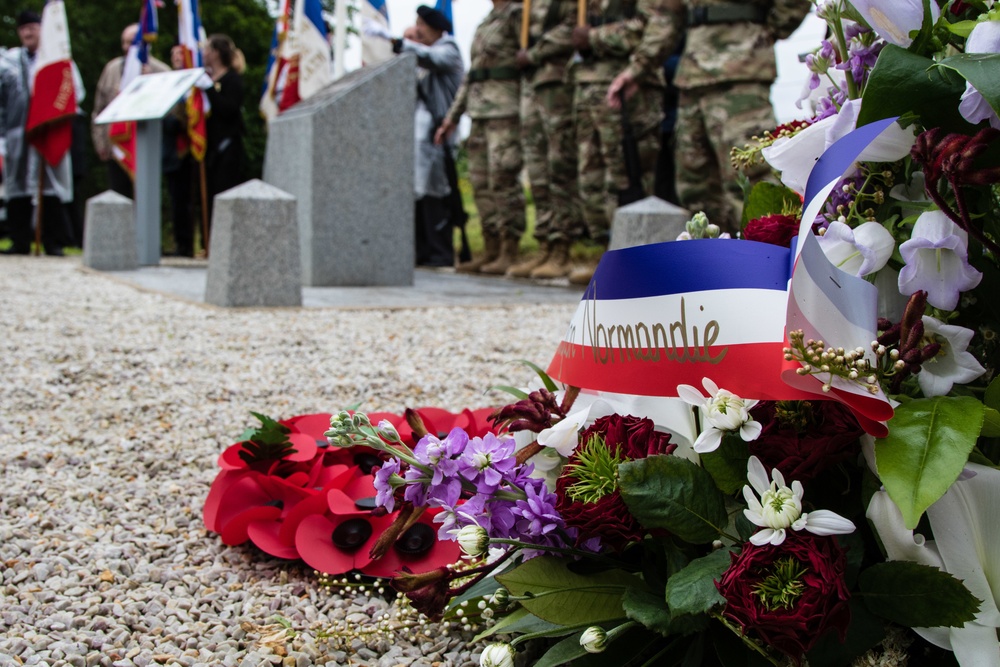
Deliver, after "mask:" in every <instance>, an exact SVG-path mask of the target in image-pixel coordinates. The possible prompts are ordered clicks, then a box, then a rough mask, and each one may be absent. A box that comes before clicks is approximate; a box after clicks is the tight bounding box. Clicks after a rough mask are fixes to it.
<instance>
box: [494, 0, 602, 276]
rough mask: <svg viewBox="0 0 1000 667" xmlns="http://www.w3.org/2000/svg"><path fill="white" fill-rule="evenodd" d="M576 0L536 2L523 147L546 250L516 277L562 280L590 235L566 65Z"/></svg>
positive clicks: (521, 59)
mask: <svg viewBox="0 0 1000 667" xmlns="http://www.w3.org/2000/svg"><path fill="white" fill-rule="evenodd" d="M576 8H577V4H576V0H533V1H532V2H531V9H530V13H531V16H530V23H529V29H528V48H527V49H524V50H521V51H519V52H518V54H517V64H518V66H519V67H521V68H522V72H523V73H524V79H522V81H521V148H522V152H523V156H524V166H525V169H526V170H527V172H528V180H529V181H530V182H531V195H532V198H533V199H534V201H535V238H536V239H538V243H539V245H540V246H541V247H542V248H543V250H544V252H543V254H542V255H541V256H539V257H536V258H534V259H529V260H525V261H524V262H521V263H519V264H516V265H514V266H512V267H511V268H510V269H509V270H508V271H507V275H509V276H513V277H517V278H527V277H531V278H535V279H545V278H562V277H565V276H567V275H569V272H570V269H572V265H571V264H570V260H569V249H570V245H571V244H572V243H573V241H576V240H578V239H580V238H582V237H583V236H584V235H585V234H586V228H585V227H584V224H583V219H582V217H581V214H580V209H579V206H578V205H577V182H576V154H577V145H576V136H575V133H574V125H573V86H572V85H571V84H570V83H568V82H567V81H566V66H567V64H568V62H569V60H570V58H572V56H573V51H574V49H573V42H572V34H573V25H574V24H575V22H576V11H577V10H576Z"/></svg>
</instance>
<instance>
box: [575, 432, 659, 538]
mask: <svg viewBox="0 0 1000 667" xmlns="http://www.w3.org/2000/svg"><path fill="white" fill-rule="evenodd" d="M595 437H597V438H603V440H604V445H605V447H606V448H607V449H608V451H609V453H610V454H612V455H617V458H618V459H619V460H621V461H634V460H636V459H641V458H645V457H647V456H653V455H655V454H670V453H671V452H673V451H674V449H676V448H677V445H674V444H671V443H670V435H669V434H667V433H661V432H659V431H656V430H654V424H653V422H652V420H649V419H640V418H638V417H630V416H629V417H623V416H621V415H610V416H608V417H601V418H600V419H598V420H597V421H596V422H595V423H594V425H593V426H591V427H590V428H588V429H586V430H585V431H584V432H583V433H581V434H580V445H579V446H578V447H577V450H576V452H574V454H573V456H571V457H570V459H569V462H568V463H567V464H566V466H565V467H564V468H563V472H562V475H561V476H560V477H559V480H558V481H557V482H556V494H557V495H558V497H559V502H558V503H557V505H556V509H558V510H559V514H560V515H562V517H563V519H564V520H565V521H566V525H567V526H569V527H571V528H577V529H578V530H579V534H578V535H577V544H582V543H583V542H586V541H587V540H589V539H592V538H594V537H600V538H601V543H602V544H603V545H604V546H606V547H608V548H610V549H613V550H614V551H621V550H622V549H624V548H625V546H626V545H628V544H629V543H631V542H637V541H639V540H641V539H642V536H643V535H644V534H645V533H646V531H645V530H644V529H643V528H642V526H640V525H639V522H638V521H636V520H635V518H634V517H633V516H632V514H631V513H630V512H629V511H628V507H626V506H625V501H623V500H622V498H621V493H620V492H619V491H618V489H617V488H615V489H614V490H613V491H612V492H610V493H607V494H605V495H603V496H602V497H601V498H600V499H599V500H596V501H593V502H585V501H583V500H579V499H576V500H575V499H573V498H572V497H571V496H572V493H571V488H572V487H573V485H574V484H577V483H578V482H579V481H580V480H579V478H578V477H576V476H575V475H574V474H573V470H574V466H576V465H578V464H579V463H580V451H581V448H584V447H585V446H586V444H587V443H589V442H590V441H591V440H592V439H593V438H595Z"/></svg>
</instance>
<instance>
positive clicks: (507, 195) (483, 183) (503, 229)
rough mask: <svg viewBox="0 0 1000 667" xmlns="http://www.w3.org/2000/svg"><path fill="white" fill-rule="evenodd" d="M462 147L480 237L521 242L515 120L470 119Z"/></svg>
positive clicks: (521, 193)
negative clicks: (485, 235)
mask: <svg viewBox="0 0 1000 667" xmlns="http://www.w3.org/2000/svg"><path fill="white" fill-rule="evenodd" d="M465 147H466V150H467V151H468V154H469V183H470V184H471V185H472V194H473V198H474V199H475V201H476V209H477V210H478V211H479V221H480V224H481V225H482V227H483V233H484V234H492V235H495V236H499V237H501V238H502V237H506V236H512V237H514V238H521V235H522V234H524V226H525V224H524V188H523V186H522V185H521V179H520V174H521V131H520V122H519V120H518V118H517V117H516V116H515V117H513V118H481V119H473V121H472V129H471V130H470V132H469V138H468V139H466V142H465Z"/></svg>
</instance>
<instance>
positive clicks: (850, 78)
mask: <svg viewBox="0 0 1000 667" xmlns="http://www.w3.org/2000/svg"><path fill="white" fill-rule="evenodd" d="M830 18H831V19H832V20H831V21H830V27H831V28H833V33H834V35H836V37H837V46H838V47H839V48H840V58H841V62H847V58H848V55H847V37H846V36H845V35H844V23H843V21H841V20H840V10H839V9H838V10H837V12H836V14H835V15H834V16H831V17H830ZM844 79H845V80H846V81H847V96H848V97H849V98H851V99H852V100H856V99H858V97H860V94H859V93H858V84H857V82H856V81H855V80H854V75H853V74H851V70H849V69H846V70H844Z"/></svg>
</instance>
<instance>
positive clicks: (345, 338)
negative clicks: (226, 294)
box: [0, 257, 575, 667]
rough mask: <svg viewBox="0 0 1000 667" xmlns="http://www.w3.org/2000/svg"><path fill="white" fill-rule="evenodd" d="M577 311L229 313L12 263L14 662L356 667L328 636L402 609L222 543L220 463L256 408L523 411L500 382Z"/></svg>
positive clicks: (442, 666)
mask: <svg viewBox="0 0 1000 667" xmlns="http://www.w3.org/2000/svg"><path fill="white" fill-rule="evenodd" d="M574 309H575V306H572V305H565V306H563V305H556V306H554V305H552V304H546V305H541V306H532V307H525V306H518V307H489V306H484V307H482V308H467V307H463V308H432V309H409V310H334V309H295V310H289V309H281V310H268V309H254V310H221V309H215V308H211V307H206V306H200V305H196V304H191V303H187V302H183V301H179V300H175V299H172V298H169V297H165V296H163V295H159V294H155V293H149V292H143V291H139V290H137V289H135V288H133V287H131V286H128V285H125V284H122V283H121V282H119V281H116V280H115V279H113V278H110V277H108V276H105V275H101V274H95V273H90V272H85V271H82V270H81V269H80V264H79V260H78V258H65V259H48V258H28V257H21V258H14V257H3V258H0V368H2V373H3V376H2V381H0V415H3V417H2V419H0V457H2V460H3V461H4V462H5V467H4V470H3V479H2V483H3V493H2V494H0V516H3V517H4V521H3V522H2V524H0V592H2V597H0V621H2V623H3V626H4V633H2V634H0V656H9V657H11V658H13V657H15V656H16V658H17V659H18V660H19V661H20V664H25V665H30V664H53V663H56V664H72V665H78V666H82V665H87V666H89V667H96V666H101V667H108V666H110V665H140V664H145V665H147V666H155V665H161V664H170V665H177V664H180V665H185V666H187V665H192V666H194V665H242V664H246V665H271V664H278V665H280V664H283V658H282V655H286V656H287V657H291V658H292V661H293V662H294V664H295V665H296V667H307V666H308V665H326V664H328V665H344V664H346V662H345V661H346V660H347V658H348V654H347V653H346V652H345V651H344V650H335V649H334V648H333V647H332V646H330V645H328V644H327V643H326V642H325V641H322V640H320V639H317V635H318V634H319V633H320V632H321V631H323V630H326V629H330V628H331V627H333V626H334V625H335V623H336V622H337V621H338V620H340V621H342V620H343V619H344V618H346V617H352V618H358V619H359V620H360V619H361V618H362V616H359V615H363V617H364V618H367V619H371V618H374V617H378V616H379V615H381V614H383V613H385V610H386V605H385V604H383V603H382V602H381V600H377V599H374V600H373V599H370V598H368V597H367V594H366V595H360V594H356V593H352V591H351V589H347V590H344V591H342V592H338V591H334V592H332V593H327V592H325V591H323V590H321V589H320V588H319V586H318V585H317V581H316V579H315V578H314V576H313V573H312V570H311V569H310V568H308V567H305V566H303V565H299V564H289V563H286V562H282V561H278V560H275V559H272V558H269V557H268V556H267V555H265V554H264V553H263V552H260V551H258V550H256V549H255V548H254V547H252V546H241V547H235V548H230V547H226V546H225V545H223V544H222V543H221V541H220V540H219V537H218V535H215V534H210V533H208V532H207V531H206V530H205V527H204V525H203V524H202V521H201V510H202V504H203V502H204V499H205V496H206V494H207V493H208V488H209V485H210V484H211V482H212V480H213V478H214V477H215V475H216V473H217V470H218V468H217V465H216V459H217V457H218V455H219V453H220V452H221V451H222V450H223V448H225V447H226V446H228V445H229V444H231V443H232V442H233V441H235V440H236V438H237V437H238V436H239V434H240V433H241V432H242V431H243V429H244V428H245V427H247V426H250V425H252V424H254V423H255V420H254V419H253V418H252V417H251V415H250V411H251V410H253V411H260V412H265V413H267V414H269V415H272V416H274V417H287V416H291V415H294V414H303V413H310V412H329V411H335V410H338V409H341V408H343V407H346V406H349V405H352V404H356V403H357V404H360V405H361V409H368V410H391V411H402V410H403V408H405V407H421V406H428V405H433V406H440V407H443V408H447V409H452V410H457V409H460V408H463V407H473V408H477V407H484V406H486V405H491V404H499V403H502V402H504V401H505V400H506V397H505V396H504V395H502V394H484V391H485V390H486V388H487V387H489V386H492V385H519V384H523V383H524V382H525V381H526V380H527V379H528V378H529V374H528V372H527V371H525V370H524V369H523V368H522V367H520V366H518V365H516V364H513V363H511V362H512V361H513V360H515V359H531V360H533V361H535V362H537V363H539V364H541V365H545V364H546V363H548V361H549V359H550V358H551V355H552V353H553V351H554V350H555V347H556V345H557V343H558V341H559V339H560V337H561V334H562V333H563V331H564V330H565V327H566V324H567V323H568V322H569V320H570V317H571V316H572V313H573V310H574ZM355 596H357V599H354V597H355ZM276 614H277V615H280V616H282V617H284V618H286V619H288V620H289V622H290V623H291V624H292V630H293V631H294V632H293V633H290V634H292V635H293V636H291V637H290V638H289V639H288V641H287V642H286V645H285V646H284V647H282V652H283V653H282V655H278V654H277V653H276V652H274V651H272V650H271V648H270V647H267V646H262V645H261V644H260V643H259V640H260V639H261V638H262V635H261V633H260V632H258V629H259V628H260V627H262V626H267V625H271V624H273V623H274V616H275V615H276ZM352 615H353V616H352ZM448 637H450V638H451V640H449V641H445V639H446V638H448ZM468 639H469V636H468V635H466V634H464V633H456V632H452V633H451V634H450V635H449V634H448V632H447V631H446V630H443V629H441V628H440V627H437V626H428V627H427V628H426V629H424V630H423V631H422V632H419V633H417V636H416V639H415V641H414V642H413V643H412V644H407V643H406V642H405V641H403V640H402V638H397V639H394V640H393V643H392V645H394V646H395V647H396V648H398V649H401V650H399V652H398V653H397V652H395V651H394V652H393V654H392V655H393V656H397V655H398V656H399V658H398V662H397V663H394V664H409V663H412V664H422V663H421V662H419V661H418V659H419V658H422V657H423V653H424V652H423V650H422V648H421V646H422V645H427V648H428V651H427V653H429V654H431V655H433V656H434V658H430V659H427V660H424V661H423V662H430V660H438V662H434V663H433V664H435V665H437V666H438V667H464V666H465V665H475V664H478V663H477V662H476V661H477V660H478V650H479V647H477V646H473V645H469V643H468ZM390 647H391V645H390V644H389V643H386V642H383V643H382V644H381V645H375V644H372V645H365V644H364V643H363V642H361V643H359V645H358V646H357V647H355V648H354V649H353V650H352V651H351V656H350V659H351V661H352V663H351V664H355V665H358V664H362V665H372V666H373V667H374V666H375V665H378V664H380V660H379V659H380V657H382V656H383V655H387V654H388V651H389V649H390ZM445 649H448V650H445ZM64 661H65V662H64ZM2 662H3V661H2V660H0V663H2ZM290 664H291V663H290ZM383 664H385V663H383Z"/></svg>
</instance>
